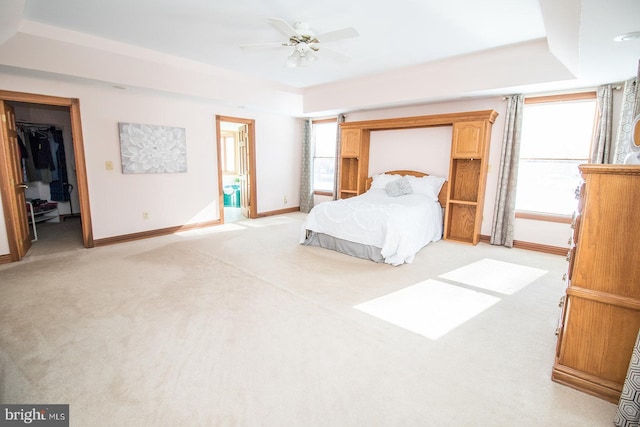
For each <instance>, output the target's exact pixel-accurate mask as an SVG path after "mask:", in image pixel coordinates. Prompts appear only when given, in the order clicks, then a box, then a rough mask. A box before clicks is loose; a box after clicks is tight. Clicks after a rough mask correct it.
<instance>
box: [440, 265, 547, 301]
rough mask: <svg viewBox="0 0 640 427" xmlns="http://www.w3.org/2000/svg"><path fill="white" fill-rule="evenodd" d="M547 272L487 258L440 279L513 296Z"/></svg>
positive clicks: (446, 274)
mask: <svg viewBox="0 0 640 427" xmlns="http://www.w3.org/2000/svg"><path fill="white" fill-rule="evenodd" d="M547 273H548V271H547V270H541V269H539V268H534V267H527V266H525V265H518V264H512V263H509V262H504V261H496V260H494V259H490V258H485V259H482V260H480V261H477V262H474V263H472V264H469V265H465V266H464V267H461V268H458V269H456V270H453V271H450V272H448V273H445V274H441V275H440V276H438V277H441V278H443V279H447V280H451V281H454V282H458V283H463V284H465V285H469V286H473V287H476V288H481V289H486V290H488V291H494V292H498V293H500V294H505V295H512V294H514V293H516V292H518V291H519V290H520V289H522V288H524V287H525V286H527V285H529V284H531V283H533V282H534V281H536V280H537V279H539V278H540V277H542V276H544V275H545V274H547Z"/></svg>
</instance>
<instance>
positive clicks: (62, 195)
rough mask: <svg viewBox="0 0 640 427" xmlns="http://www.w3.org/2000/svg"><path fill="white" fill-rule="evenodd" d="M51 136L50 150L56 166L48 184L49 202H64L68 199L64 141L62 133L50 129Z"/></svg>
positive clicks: (58, 130)
mask: <svg viewBox="0 0 640 427" xmlns="http://www.w3.org/2000/svg"><path fill="white" fill-rule="evenodd" d="M49 133H50V135H51V149H52V151H53V153H55V154H54V156H53V157H54V159H55V162H56V165H57V168H56V172H55V174H54V178H55V179H53V180H52V181H51V182H50V183H49V188H50V189H51V200H55V201H57V202H66V201H68V200H69V199H70V195H69V191H68V188H67V184H68V182H69V181H68V176H67V158H66V155H65V151H64V150H65V149H64V139H63V137H62V131H61V130H60V129H56V128H54V127H52V128H51V129H50V130H49Z"/></svg>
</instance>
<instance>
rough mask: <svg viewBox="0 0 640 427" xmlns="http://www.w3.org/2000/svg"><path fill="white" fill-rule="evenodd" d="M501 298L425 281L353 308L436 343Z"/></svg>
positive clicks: (430, 280) (437, 282) (442, 283)
mask: <svg viewBox="0 0 640 427" xmlns="http://www.w3.org/2000/svg"><path fill="white" fill-rule="evenodd" d="M498 301H500V298H497V297H494V296H491V295H487V294H484V293H482V292H476V291H472V290H469V289H464V288H461V287H459V286H455V285H450V284H447V283H444V282H439V281H437V280H432V279H429V280H425V281H424V282H420V283H417V284H415V285H412V286H409V287H407V288H404V289H401V290H399V291H396V292H393V293H390V294H388V295H385V296H382V297H379V298H376V299H374V300H371V301H368V302H365V303H362V304H358V305H356V306H354V307H353V308H355V309H357V310H360V311H363V312H365V313H367V314H370V315H372V316H374V317H377V318H379V319H382V320H384V321H387V322H389V323H392V324H394V325H396V326H400V327H401V328H404V329H407V330H409V331H412V332H415V333H416V334H419V335H422V336H424V337H427V338H430V339H433V340H436V339H438V338H440V337H442V336H443V335H445V334H446V333H448V332H450V331H452V330H453V329H455V328H456V327H458V326H460V325H462V324H463V323H465V322H466V321H468V320H469V319H472V318H473V317H475V316H476V315H478V314H479V313H481V312H483V311H484V310H486V309H487V308H489V307H491V306H492V305H493V304H495V303H497V302H498Z"/></svg>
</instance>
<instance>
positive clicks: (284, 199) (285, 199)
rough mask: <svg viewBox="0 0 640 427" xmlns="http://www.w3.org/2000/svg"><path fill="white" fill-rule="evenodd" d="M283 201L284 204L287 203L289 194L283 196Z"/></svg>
mask: <svg viewBox="0 0 640 427" xmlns="http://www.w3.org/2000/svg"><path fill="white" fill-rule="evenodd" d="M282 201H283V202H284V204H285V205H286V204H287V196H284V198H283V200H282Z"/></svg>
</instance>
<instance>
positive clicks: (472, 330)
mask: <svg viewBox="0 0 640 427" xmlns="http://www.w3.org/2000/svg"><path fill="white" fill-rule="evenodd" d="M303 219H304V215H303V214H288V215H282V216H276V217H269V218H263V219H259V220H245V221H242V220H241V221H238V222H236V223H233V224H227V225H224V226H219V227H213V228H209V229H206V230H198V231H192V232H188V233H182V234H179V235H172V236H165V237H160V238H153V239H146V240H140V241H135V242H129V243H123V244H118V245H112V246H106V247H99V248H94V249H81V248H78V247H77V246H75V247H68V248H67V249H65V250H61V251H58V252H56V253H44V252H41V253H34V254H31V253H30V254H29V255H28V256H27V257H26V258H25V259H24V260H23V261H21V262H19V263H14V264H6V265H1V266H0V402H2V403H68V404H70V413H71V416H70V418H71V425H72V426H98V425H100V426H175V425H189V426H278V427H282V426H332V427H333V426H402V427H405V426H536V427H538V426H568V427H569V426H570V427H574V426H581V427H584V426H610V425H611V424H612V420H613V417H614V415H615V409H616V407H615V405H612V404H610V403H607V402H605V401H602V400H600V399H597V398H595V397H592V396H589V395H587V394H584V393H581V392H578V391H575V390H573V389H571V388H568V387H565V386H562V385H559V384H556V383H553V382H552V381H551V380H550V376H551V367H552V364H553V358H554V351H555V335H554V332H555V328H556V323H557V319H558V315H559V309H558V299H559V298H560V296H561V295H562V293H563V285H564V284H563V282H562V280H561V277H562V274H563V273H564V271H565V270H566V261H565V260H564V257H559V256H553V255H547V254H540V253H535V252H528V251H523V250H517V249H507V248H501V247H493V246H490V245H486V244H479V245H478V246H469V245H462V244H456V243H452V242H446V241H441V242H437V243H433V244H430V245H429V246H427V247H426V248H424V249H423V250H422V251H420V252H419V253H418V255H417V256H416V259H415V261H414V263H412V264H407V265H402V266H399V267H391V266H388V265H381V264H375V263H372V262H370V261H365V260H359V259H356V258H351V257H348V256H346V255H342V254H338V253H335V252H332V251H328V250H324V249H321V248H317V247H307V246H301V245H298V244H297V238H298V236H299V231H300V227H301V225H302V220H303ZM484 259H491V260H495V261H500V262H505V263H512V264H518V265H523V266H527V267H532V268H535V269H540V270H544V271H547V272H548V273H546V274H544V275H542V276H540V277H539V278H537V279H535V280H534V281H533V282H531V283H530V284H528V285H526V286H523V287H521V288H519V289H517V290H514V291H513V293H512V294H501V293H496V292H494V293H492V291H483V293H485V294H487V295H492V296H493V297H495V298H496V299H498V301H496V302H495V303H493V304H491V305H490V306H488V307H486V308H485V309H484V310H481V311H478V312H477V313H475V315H474V316H470V317H469V319H467V320H465V321H462V322H460V323H459V324H458V325H457V326H455V327H454V328H449V330H448V331H446V332H444V333H442V334H440V336H438V337H434V338H427V337H425V336H423V335H420V334H419V333H415V332H412V331H410V330H408V329H406V328H404V327H400V326H397V325H395V324H393V323H391V322H388V321H386V320H383V319H379V318H377V317H375V316H372V315H370V314H368V313H366V312H363V311H362V310H359V309H356V308H354V306H358V305H360V304H364V303H366V302H369V301H373V300H375V299H377V298H380V297H383V296H386V295H390V294H393V293H394V292H396V291H400V290H402V289H405V288H409V287H411V286H413V285H416V284H419V283H424V282H425V281H429V280H433V281H438V282H443V283H446V284H449V285H451V284H453V282H452V281H448V280H446V279H443V278H442V277H439V276H440V275H442V274H445V273H447V272H451V271H454V270H456V269H459V268H462V267H464V266H468V265H470V264H473V263H475V262H478V261H481V260H484ZM456 286H457V287H459V288H460V289H467V290H474V291H478V289H477V288H474V287H473V286H470V285H466V284H464V283H457V284H456Z"/></svg>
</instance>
